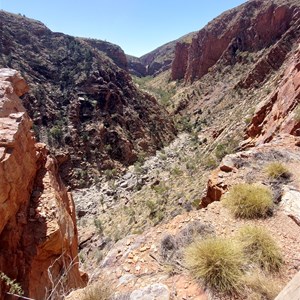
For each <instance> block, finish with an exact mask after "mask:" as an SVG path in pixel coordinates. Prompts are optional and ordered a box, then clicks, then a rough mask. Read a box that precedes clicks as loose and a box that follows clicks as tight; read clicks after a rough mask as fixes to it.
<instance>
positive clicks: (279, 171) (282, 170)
mask: <svg viewBox="0 0 300 300" xmlns="http://www.w3.org/2000/svg"><path fill="white" fill-rule="evenodd" d="M265 173H266V174H267V176H268V177H269V178H271V179H278V178H280V177H281V178H288V177H289V176H290V172H289V170H288V169H287V167H286V166H285V165H284V164H282V163H280V162H272V163H269V164H268V165H267V166H266V167H265Z"/></svg>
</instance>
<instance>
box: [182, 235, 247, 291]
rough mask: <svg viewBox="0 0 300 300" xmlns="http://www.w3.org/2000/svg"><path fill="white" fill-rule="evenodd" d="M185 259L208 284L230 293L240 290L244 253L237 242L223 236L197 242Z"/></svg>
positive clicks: (193, 270)
mask: <svg viewBox="0 0 300 300" xmlns="http://www.w3.org/2000/svg"><path fill="white" fill-rule="evenodd" d="M185 260H186V263H187V266H188V267H189V269H190V271H191V273H192V274H193V275H194V277H196V278H197V279H201V280H203V281H204V284H205V285H206V286H208V287H210V288H212V289H215V290H218V291H222V292H229V293H232V292H234V291H237V290H239V288H240V278H241V276H242V267H243V253H242V249H241V247H240V246H239V245H238V244H237V243H236V242H234V241H232V240H226V239H221V238H212V239H206V240H203V241H198V242H195V243H193V244H192V245H191V246H190V247H188V248H187V250H186V256H185Z"/></svg>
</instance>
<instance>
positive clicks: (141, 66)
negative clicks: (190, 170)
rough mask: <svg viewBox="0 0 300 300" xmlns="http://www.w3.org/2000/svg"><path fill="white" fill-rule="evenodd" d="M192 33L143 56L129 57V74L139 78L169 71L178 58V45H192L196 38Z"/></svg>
mask: <svg viewBox="0 0 300 300" xmlns="http://www.w3.org/2000/svg"><path fill="white" fill-rule="evenodd" d="M194 34H195V33H194V32H191V33H189V34H187V35H184V36H183V37H181V38H179V39H177V40H175V41H171V42H169V43H166V44H164V45H162V46H160V47H158V48H156V49H154V50H153V51H151V52H149V53H147V54H145V55H143V56H141V57H139V58H138V57H134V56H130V55H127V59H128V65H129V72H130V73H131V74H133V75H136V76H138V77H144V76H154V77H155V76H157V75H159V74H160V73H162V72H164V71H166V70H169V69H170V68H171V66H172V61H173V60H174V58H175V57H176V53H175V52H176V51H177V52H178V50H176V45H177V43H179V44H180V43H184V44H190V43H191V41H192V38H193V36H194Z"/></svg>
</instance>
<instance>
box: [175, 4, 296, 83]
mask: <svg viewBox="0 0 300 300" xmlns="http://www.w3.org/2000/svg"><path fill="white" fill-rule="evenodd" d="M287 4H289V5H286V3H285V2H283V3H282V4H280V3H278V4H274V3H270V2H269V1H248V2H247V3H246V4H244V5H243V6H241V7H238V8H235V9H232V10H229V11H227V12H225V13H224V14H222V15H221V16H220V17H218V18H216V19H214V20H213V21H212V22H211V23H209V24H208V25H207V26H206V27H204V28H203V29H202V30H200V31H199V32H198V33H197V35H196V36H195V37H194V38H193V41H192V43H191V45H190V47H189V49H188V55H187V56H186V55H182V53H181V52H180V51H177V52H175V54H176V55H175V58H174V61H173V64H172V79H173V80H176V79H183V78H184V79H185V81H187V82H193V81H195V80H197V79H200V78H201V77H203V76H204V75H205V74H207V73H208V72H209V69H210V68H211V67H213V66H214V65H215V64H217V62H221V61H222V63H223V64H225V65H226V64H227V65H230V64H234V63H236V61H237V56H238V55H237V54H238V53H239V52H247V51H248V52H258V51H260V50H261V49H263V48H267V47H269V46H271V45H275V43H276V41H278V40H279V39H281V38H282V36H283V35H284V33H285V32H287V31H288V30H289V29H290V28H292V27H293V28H294V30H295V32H297V26H294V25H295V23H297V20H298V19H299V12H298V9H297V8H296V7H295V6H293V5H292V1H289V2H287ZM294 34H295V33H294ZM184 52H186V49H184ZM278 52H280V51H278ZM281 52H282V53H277V56H278V57H280V59H279V60H278V61H276V60H274V61H272V60H271V59H270V60H269V61H263V62H261V64H260V65H259V66H257V67H256V69H254V70H253V72H250V73H251V74H252V75H251V74H249V78H248V79H247V80H246V82H245V83H244V85H247V84H248V85H249V84H250V81H251V80H254V79H255V78H253V76H254V74H255V76H257V75H259V72H258V71H262V73H265V71H266V70H264V69H265V68H266V67H267V69H268V68H271V69H272V68H273V67H276V65H277V64H279V65H280V61H282V60H284V57H285V55H286V53H285V52H288V51H287V49H284V47H283V48H282V47H281ZM180 56H181V57H180ZM272 57H273V58H274V55H273V56H272ZM179 60H181V61H182V62H181V65H183V66H184V65H186V66H187V67H186V71H185V72H184V73H183V72H176V69H177V68H178V61H179ZM269 64H270V65H269ZM173 69H174V70H173ZM265 75H266V74H262V75H261V76H262V77H263V79H264V78H265Z"/></svg>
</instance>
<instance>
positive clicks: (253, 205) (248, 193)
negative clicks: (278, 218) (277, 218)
mask: <svg viewBox="0 0 300 300" xmlns="http://www.w3.org/2000/svg"><path fill="white" fill-rule="evenodd" d="M222 202H223V204H224V205H225V207H227V208H228V209H229V210H230V211H231V212H232V213H233V214H234V216H235V217H238V218H248V219H252V218H259V217H266V216H267V215H268V213H270V212H271V209H272V206H273V201H272V193H271V191H270V190H269V189H268V188H267V187H265V186H262V185H258V184H247V183H241V184H237V185H234V186H233V187H232V188H231V189H230V190H229V192H228V193H227V194H225V195H224V196H223V198H222Z"/></svg>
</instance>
